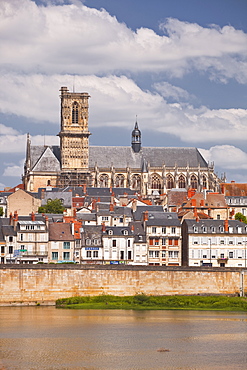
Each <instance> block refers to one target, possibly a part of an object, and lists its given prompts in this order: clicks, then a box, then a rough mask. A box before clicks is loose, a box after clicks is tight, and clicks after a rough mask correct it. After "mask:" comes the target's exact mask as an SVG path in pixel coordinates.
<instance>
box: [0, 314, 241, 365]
mask: <svg viewBox="0 0 247 370" xmlns="http://www.w3.org/2000/svg"><path fill="white" fill-rule="evenodd" d="M0 356H1V357H0V369H1V370H2V369H18V370H22V369H25V370H29V369H39V370H40V369H87V370H98V369H107V370H125V369H126V370H127V369H128V370H130V369H135V370H145V369H148V370H160V369H168V370H169V369H190V370H194V369H203V370H204V369H207V370H208V369H217V370H218V369H230V370H235V369H247V314H246V313H227V312H209V311H124V310H123V311H122V310H68V309H67V310H66V309H56V308H55V307H1V308H0Z"/></svg>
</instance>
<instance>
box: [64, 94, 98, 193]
mask: <svg viewBox="0 0 247 370" xmlns="http://www.w3.org/2000/svg"><path fill="white" fill-rule="evenodd" d="M60 92H61V95H60V98H61V131H60V132H59V134H58V136H59V137H60V151H61V174H60V179H59V185H60V186H66V185H75V186H78V185H82V184H87V185H90V173H89V165H88V160H89V159H88V156H89V135H91V134H90V132H89V131H88V99H89V97H90V95H89V94H88V93H74V92H69V91H68V89H67V87H61V89H60Z"/></svg>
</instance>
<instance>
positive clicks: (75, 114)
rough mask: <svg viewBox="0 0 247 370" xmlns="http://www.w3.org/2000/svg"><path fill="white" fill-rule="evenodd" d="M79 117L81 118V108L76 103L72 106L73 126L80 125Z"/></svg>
mask: <svg viewBox="0 0 247 370" xmlns="http://www.w3.org/2000/svg"><path fill="white" fill-rule="evenodd" d="M78 117H79V106H78V103H77V102H76V101H75V102H74V103H73V105H72V124H73V125H78Z"/></svg>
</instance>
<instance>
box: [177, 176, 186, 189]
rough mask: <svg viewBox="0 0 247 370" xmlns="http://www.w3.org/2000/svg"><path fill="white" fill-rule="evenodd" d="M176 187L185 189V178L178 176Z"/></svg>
mask: <svg viewBox="0 0 247 370" xmlns="http://www.w3.org/2000/svg"><path fill="white" fill-rule="evenodd" d="M178 187H179V188H180V189H183V188H185V177H184V176H183V175H180V176H179V178H178Z"/></svg>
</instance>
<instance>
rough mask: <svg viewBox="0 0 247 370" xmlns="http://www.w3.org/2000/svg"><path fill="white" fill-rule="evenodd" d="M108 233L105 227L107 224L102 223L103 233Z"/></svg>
mask: <svg viewBox="0 0 247 370" xmlns="http://www.w3.org/2000/svg"><path fill="white" fill-rule="evenodd" d="M105 232H106V227H105V223H104V222H102V233H105Z"/></svg>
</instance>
